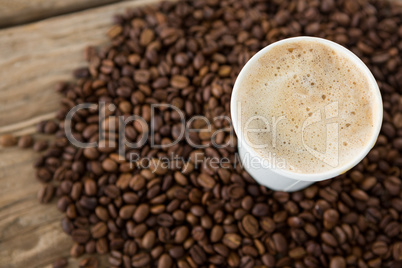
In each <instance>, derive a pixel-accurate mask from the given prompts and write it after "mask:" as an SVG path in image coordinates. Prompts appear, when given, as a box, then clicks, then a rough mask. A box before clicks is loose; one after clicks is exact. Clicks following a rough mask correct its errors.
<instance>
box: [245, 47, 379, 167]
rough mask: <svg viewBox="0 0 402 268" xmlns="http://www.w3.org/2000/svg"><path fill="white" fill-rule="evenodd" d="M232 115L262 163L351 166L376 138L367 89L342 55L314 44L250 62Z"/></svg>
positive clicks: (352, 64) (370, 94) (372, 91)
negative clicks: (236, 114)
mask: <svg viewBox="0 0 402 268" xmlns="http://www.w3.org/2000/svg"><path fill="white" fill-rule="evenodd" d="M249 64H251V66H249V69H248V72H247V73H246V74H245V75H246V76H245V77H243V78H242V79H241V81H239V82H240V84H239V91H238V98H237V100H238V108H239V111H240V112H239V114H240V115H241V119H240V121H241V122H240V125H241V128H242V130H241V131H242V133H243V135H244V136H245V139H246V141H247V143H248V144H249V145H251V146H252V147H253V149H254V150H255V151H256V152H257V153H258V154H259V155H260V156H261V157H263V158H266V159H273V157H275V158H281V159H283V160H284V161H285V162H286V165H285V166H286V169H287V170H290V171H293V172H297V173H321V172H325V171H329V170H331V169H333V168H336V167H341V166H343V165H345V164H347V163H348V162H349V161H351V160H352V159H354V158H355V157H356V156H357V154H359V152H361V150H362V148H364V147H365V145H367V143H368V142H369V140H370V138H371V137H372V136H373V131H375V125H376V124H375V123H376V122H375V120H376V119H375V118H376V117H375V113H376V111H378V109H379V107H376V101H375V95H374V94H375V89H374V85H373V83H372V82H371V81H370V80H369V78H368V76H367V75H366V74H365V73H364V71H363V70H362V68H361V67H360V66H359V65H358V63H357V62H356V61H355V60H354V59H352V58H351V57H350V56H349V55H346V53H344V52H343V51H341V50H339V49H336V48H333V47H331V46H329V45H326V44H324V43H321V42H317V41H308V40H297V41H291V42H286V43H283V44H280V45H276V46H273V47H272V48H271V49H269V50H268V51H266V52H265V54H263V55H262V56H261V57H259V58H258V59H257V60H256V61H252V62H249Z"/></svg>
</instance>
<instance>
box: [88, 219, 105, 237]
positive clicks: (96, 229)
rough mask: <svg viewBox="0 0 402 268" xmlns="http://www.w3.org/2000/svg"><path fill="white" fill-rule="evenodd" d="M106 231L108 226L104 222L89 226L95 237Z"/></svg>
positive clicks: (102, 234)
mask: <svg viewBox="0 0 402 268" xmlns="http://www.w3.org/2000/svg"><path fill="white" fill-rule="evenodd" d="M107 232H108V228H107V226H106V224H105V223H104V222H99V223H97V224H96V225H94V226H93V227H92V228H91V235H92V237H93V238H95V239H98V238H101V237H103V236H105V235H106V234H107Z"/></svg>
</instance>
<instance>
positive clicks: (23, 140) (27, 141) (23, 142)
mask: <svg viewBox="0 0 402 268" xmlns="http://www.w3.org/2000/svg"><path fill="white" fill-rule="evenodd" d="M32 144H33V138H32V136H30V135H24V136H21V137H20V138H19V139H18V147H20V148H29V147H31V146H32Z"/></svg>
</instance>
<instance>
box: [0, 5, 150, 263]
mask: <svg viewBox="0 0 402 268" xmlns="http://www.w3.org/2000/svg"><path fill="white" fill-rule="evenodd" d="M111 2H116V1H113V0H101V1H95V0H90V1H87V0H65V1H58V0H33V1H26V0H12V1H11V0H0V6H1V8H0V27H5V26H9V25H10V24H21V23H25V22H26V21H32V20H38V19H42V20H41V21H37V22H32V23H28V24H23V25H21V26H14V27H8V28H3V29H0V135H1V134H4V133H6V132H9V131H11V132H12V133H15V134H22V133H33V132H34V129H35V127H34V126H35V124H36V122H38V121H41V120H43V119H46V118H52V117H53V116H54V114H55V111H57V109H58V106H59V99H60V96H59V95H58V94H57V93H56V92H55V91H54V90H53V89H54V85H55V83H56V82H57V81H60V80H71V79H72V75H71V73H72V70H73V69H74V68H77V67H80V66H83V65H84V64H85V61H84V57H83V51H84V48H85V47H86V46H87V45H95V46H96V45H101V44H104V43H106V42H108V39H107V37H106V32H107V30H108V29H109V27H110V26H111V25H112V16H113V14H115V13H120V12H124V11H125V10H126V9H127V8H129V7H135V6H138V5H144V4H146V3H149V2H154V1H152V0H151V1H150V0H137V1H124V2H120V3H112V4H108V5H104V6H101V7H96V8H92V7H93V6H94V5H99V4H105V3H111ZM77 7H78V8H79V9H85V10H82V11H78V12H73V13H68V14H65V15H59V16H55V15H57V14H60V13H65V12H71V11H72V10H76V9H77ZM27 14H28V15H27ZM24 16H25V17H24ZM52 16H53V17H52ZM7 18H8V19H7ZM10 18H14V19H13V20H12V19H10ZM23 18H26V19H25V20H24V19H23ZM22 126H23V127H22ZM21 127H22V129H21ZM36 158H37V153H35V152H33V151H32V150H21V149H18V148H7V149H4V148H0V267H1V268H12V267H23V268H35V267H51V264H52V263H53V261H54V260H55V259H57V258H59V257H69V251H70V250H69V249H70V247H71V245H72V240H71V238H70V237H69V236H67V235H66V234H65V233H64V232H63V231H62V229H61V225H60V220H61V218H62V216H63V215H62V213H60V212H59V211H58V210H57V208H56V206H55V204H54V203H55V202H54V201H53V203H52V204H48V205H41V204H39V202H38V201H37V198H36V194H37V191H38V189H39V188H40V186H41V184H40V183H39V182H38V181H37V180H36V179H35V174H34V169H33V167H32V164H33V161H34V160H35V159H36ZM78 261H79V260H75V259H72V258H69V263H70V264H69V267H78V265H77V263H78ZM103 263H105V262H103ZM106 263H107V262H106ZM103 267H105V265H103Z"/></svg>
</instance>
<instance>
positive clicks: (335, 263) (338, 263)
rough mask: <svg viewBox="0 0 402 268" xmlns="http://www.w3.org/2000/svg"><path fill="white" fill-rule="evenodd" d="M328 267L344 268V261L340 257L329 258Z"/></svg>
mask: <svg viewBox="0 0 402 268" xmlns="http://www.w3.org/2000/svg"><path fill="white" fill-rule="evenodd" d="M329 267H330V268H346V261H345V259H344V258H343V257H341V256H335V257H333V258H331V260H330V262H329Z"/></svg>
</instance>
